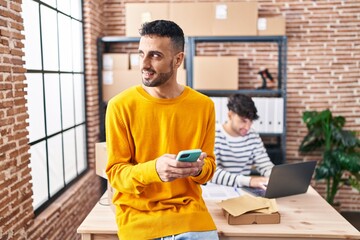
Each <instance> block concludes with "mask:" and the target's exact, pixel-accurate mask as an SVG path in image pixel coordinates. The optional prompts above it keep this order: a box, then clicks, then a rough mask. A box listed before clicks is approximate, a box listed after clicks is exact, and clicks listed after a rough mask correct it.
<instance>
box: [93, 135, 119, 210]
mask: <svg viewBox="0 0 360 240" xmlns="http://www.w3.org/2000/svg"><path fill="white" fill-rule="evenodd" d="M106 164H107V151H106V142H99V143H96V144H95V173H96V174H97V175H99V176H100V177H103V178H105V179H107V175H106V173H105V170H106ZM113 196H114V189H113V188H112V187H111V186H110V184H109V181H108V182H107V197H108V204H109V206H110V208H111V210H112V211H113V212H114V213H115V205H114V204H113V203H112V198H113Z"/></svg>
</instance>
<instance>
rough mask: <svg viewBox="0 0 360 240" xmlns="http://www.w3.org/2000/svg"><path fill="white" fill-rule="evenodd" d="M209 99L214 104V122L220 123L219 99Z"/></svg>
mask: <svg viewBox="0 0 360 240" xmlns="http://www.w3.org/2000/svg"><path fill="white" fill-rule="evenodd" d="M210 99H211V100H212V101H213V102H214V107H215V121H216V122H217V123H221V98H219V97H210Z"/></svg>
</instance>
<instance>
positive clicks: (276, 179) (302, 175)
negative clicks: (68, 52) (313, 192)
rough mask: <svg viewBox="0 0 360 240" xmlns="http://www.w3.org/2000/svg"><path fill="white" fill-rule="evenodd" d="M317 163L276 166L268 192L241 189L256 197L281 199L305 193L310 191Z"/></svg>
mask: <svg viewBox="0 0 360 240" xmlns="http://www.w3.org/2000/svg"><path fill="white" fill-rule="evenodd" d="M316 163H317V161H307V162H298V163H286V164H280V165H275V166H274V167H273V169H272V170H271V174H270V177H269V182H268V184H267V188H266V190H264V189H260V188H250V187H241V188H240V189H242V190H245V191H247V192H249V193H251V194H253V195H255V196H259V197H265V198H279V197H286V196H291V195H296V194H301V193H305V192H307V190H308V187H309V185H310V181H311V178H312V175H313V173H314V170H315V166H316Z"/></svg>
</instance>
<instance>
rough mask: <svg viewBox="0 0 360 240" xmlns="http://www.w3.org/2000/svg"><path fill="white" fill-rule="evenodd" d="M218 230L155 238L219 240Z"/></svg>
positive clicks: (160, 239)
mask: <svg viewBox="0 0 360 240" xmlns="http://www.w3.org/2000/svg"><path fill="white" fill-rule="evenodd" d="M218 239H219V237H218V234H217V231H216V230H214V231H206V232H186V233H180V234H177V235H171V236H166V237H162V238H155V239H154V240H218Z"/></svg>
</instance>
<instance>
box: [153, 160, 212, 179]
mask: <svg viewBox="0 0 360 240" xmlns="http://www.w3.org/2000/svg"><path fill="white" fill-rule="evenodd" d="M205 157H206V153H202V154H201V155H200V157H199V159H198V160H197V161H196V162H180V161H176V155H175V154H164V155H162V156H161V157H159V158H157V159H156V171H157V173H158V175H159V177H160V179H161V180H162V181H163V182H171V181H173V180H175V179H178V178H185V177H189V176H196V175H197V174H198V173H199V172H200V171H201V170H202V166H203V165H204V159H205Z"/></svg>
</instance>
